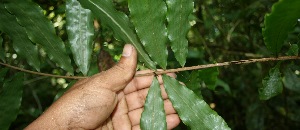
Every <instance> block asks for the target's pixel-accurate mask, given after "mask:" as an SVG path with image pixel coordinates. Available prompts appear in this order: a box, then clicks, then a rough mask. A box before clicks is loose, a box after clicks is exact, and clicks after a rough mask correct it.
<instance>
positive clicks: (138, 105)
mask: <svg viewBox="0 0 300 130" xmlns="http://www.w3.org/2000/svg"><path fill="white" fill-rule="evenodd" d="M148 72H149V71H140V72H137V74H142V73H148ZM169 75H170V76H172V77H175V74H169ZM152 79H153V76H144V77H135V78H133V79H132V80H131V81H130V82H129V83H128V84H127V86H126V87H125V88H124V90H122V91H119V92H117V97H118V103H117V105H116V107H115V109H114V111H113V113H112V114H111V116H110V117H109V118H108V119H107V120H106V121H105V122H104V123H103V124H102V125H101V126H99V127H98V129H100V130H113V129H114V130H119V129H120V130H139V129H140V118H141V114H142V112H143V107H144V103H145V99H146V96H147V93H148V90H149V87H150V85H151V83H152ZM158 79H159V83H160V84H161V90H162V96H163V99H164V105H165V106H164V108H165V112H166V115H167V127H168V129H173V128H175V127H176V126H177V125H178V124H179V123H180V119H179V117H178V115H177V114H176V111H175V110H174V108H173V106H172V103H171V102H170V100H169V99H168V96H167V94H166V92H165V91H164V88H163V83H162V79H161V76H159V77H158Z"/></svg>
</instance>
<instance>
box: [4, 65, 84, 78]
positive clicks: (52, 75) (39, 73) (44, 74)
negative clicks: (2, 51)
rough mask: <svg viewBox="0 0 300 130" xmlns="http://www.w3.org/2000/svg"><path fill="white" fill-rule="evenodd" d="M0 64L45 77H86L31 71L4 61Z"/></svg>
mask: <svg viewBox="0 0 300 130" xmlns="http://www.w3.org/2000/svg"><path fill="white" fill-rule="evenodd" d="M0 65H3V66H6V67H8V68H12V69H15V70H19V71H22V72H26V73H30V74H35V75H41V76H47V77H55V78H65V79H84V78H87V77H80V76H61V75H54V74H47V73H41V72H35V71H31V70H26V69H22V68H19V67H16V66H12V65H9V64H5V63H2V62H0Z"/></svg>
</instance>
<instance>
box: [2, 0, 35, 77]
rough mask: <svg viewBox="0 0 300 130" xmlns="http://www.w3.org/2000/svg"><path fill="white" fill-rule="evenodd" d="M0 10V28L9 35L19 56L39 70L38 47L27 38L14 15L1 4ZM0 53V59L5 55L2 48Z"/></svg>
mask: <svg viewBox="0 0 300 130" xmlns="http://www.w3.org/2000/svg"><path fill="white" fill-rule="evenodd" d="M0 12H1V13H0V19H1V20H0V30H1V31H3V32H4V33H6V34H7V35H9V37H10V38H11V39H12V42H13V48H14V50H15V51H16V52H17V54H18V55H19V56H20V57H22V58H25V59H26V61H27V62H28V64H29V65H31V66H32V67H34V68H35V69H36V70H38V71H39V70H40V60H39V58H38V49H37V47H36V46H35V45H33V43H32V42H31V41H30V40H29V38H28V36H27V34H26V30H25V29H24V27H22V26H21V25H19V24H18V22H17V20H16V17H15V16H13V15H11V14H9V12H7V10H6V9H5V8H4V5H3V4H1V5H0ZM1 48H2V46H1ZM0 53H1V54H0V55H1V56H0V57H1V59H2V57H3V56H5V54H4V50H3V51H2V50H1V49H0ZM3 58H4V57H3ZM2 60H4V59H2Z"/></svg>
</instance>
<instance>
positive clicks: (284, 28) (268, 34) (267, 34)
mask: <svg viewBox="0 0 300 130" xmlns="http://www.w3.org/2000/svg"><path fill="white" fill-rule="evenodd" d="M299 18H300V1H299V0H279V1H278V2H277V3H275V4H274V5H273V7H272V11H271V13H270V14H267V15H266V16H265V21H264V23H265V27H264V28H263V31H262V32H263V36H264V41H265V44H266V46H267V48H268V49H269V50H270V51H271V52H272V53H274V54H275V55H278V53H279V51H280V50H281V48H282V45H283V43H284V41H285V40H286V38H287V36H288V33H289V32H290V31H292V29H293V28H294V27H295V25H296V23H297V20H298V19H299Z"/></svg>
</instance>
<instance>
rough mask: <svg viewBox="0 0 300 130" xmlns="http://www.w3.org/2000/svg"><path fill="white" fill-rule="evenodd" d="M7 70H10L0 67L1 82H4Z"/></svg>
mask: <svg viewBox="0 0 300 130" xmlns="http://www.w3.org/2000/svg"><path fill="white" fill-rule="evenodd" d="M7 72H8V68H1V69H0V83H1V82H3V80H4V76H5V75H6V73H7Z"/></svg>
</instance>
